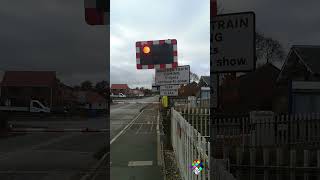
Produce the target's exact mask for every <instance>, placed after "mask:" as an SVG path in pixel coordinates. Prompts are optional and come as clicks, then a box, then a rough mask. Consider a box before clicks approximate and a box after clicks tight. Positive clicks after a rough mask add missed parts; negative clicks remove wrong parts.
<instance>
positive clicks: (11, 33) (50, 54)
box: [0, 0, 320, 87]
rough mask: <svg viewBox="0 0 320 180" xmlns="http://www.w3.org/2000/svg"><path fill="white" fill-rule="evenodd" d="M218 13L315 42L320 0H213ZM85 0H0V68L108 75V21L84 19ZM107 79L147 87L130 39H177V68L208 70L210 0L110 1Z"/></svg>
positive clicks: (77, 78) (73, 76) (74, 77)
mask: <svg viewBox="0 0 320 180" xmlns="http://www.w3.org/2000/svg"><path fill="white" fill-rule="evenodd" d="M218 4H219V6H221V7H222V8H223V10H224V13H231V12H241V11H254V12H255V13H256V25H257V30H258V31H259V32H261V33H263V34H265V35H266V36H270V37H273V38H275V39H277V40H279V41H280V42H281V43H282V44H283V45H284V47H285V48H286V49H287V50H288V48H289V47H290V46H291V45H293V44H313V45H319V44H320V13H319V10H318V9H319V7H320V1H318V0H308V1H305V2H304V1H301V0H299V1H298V0H282V1H276V0H241V1H234V0H223V1H220V0H218ZM83 6H84V5H83V0H28V1H22V0H1V1H0V21H1V28H0V62H1V66H0V70H2V71H5V70H54V71H57V74H58V77H59V78H61V79H62V81H63V82H65V83H67V84H70V85H73V84H78V83H80V82H81V81H83V80H91V81H99V80H103V79H108V76H107V75H108V72H107V71H106V69H108V67H107V64H108V63H107V62H108V59H109V58H107V55H108V51H109V47H108V46H107V44H108V43H107V42H108V40H109V39H108V34H109V31H107V29H108V28H107V27H106V26H89V25H87V24H86V22H85V21H84V7H83ZM110 28H111V31H110V36H111V37H110V41H111V42H110V44H111V46H110V55H111V57H110V58H111V59H110V61H111V65H110V66H111V67H110V69H111V72H110V75H111V83H128V84H129V85H130V86H131V87H135V86H148V87H150V85H151V83H152V77H153V75H154V70H137V69H136V66H135V42H136V41H143V40H157V39H167V38H175V39H177V41H178V61H179V64H180V65H190V67H191V71H193V72H195V73H197V74H198V75H200V76H201V75H208V74H209V50H210V47H209V45H210V43H209V39H210V38H209V0H111V26H110Z"/></svg>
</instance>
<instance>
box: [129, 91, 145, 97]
mask: <svg viewBox="0 0 320 180" xmlns="http://www.w3.org/2000/svg"><path fill="white" fill-rule="evenodd" d="M130 94H131V95H132V96H141V95H144V92H143V91H142V90H140V89H131V90H130Z"/></svg>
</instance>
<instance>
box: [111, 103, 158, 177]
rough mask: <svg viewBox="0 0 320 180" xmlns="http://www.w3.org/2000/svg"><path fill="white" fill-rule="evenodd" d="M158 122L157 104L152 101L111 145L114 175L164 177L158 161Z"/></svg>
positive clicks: (112, 173) (112, 175) (112, 172)
mask: <svg viewBox="0 0 320 180" xmlns="http://www.w3.org/2000/svg"><path fill="white" fill-rule="evenodd" d="M156 125H157V106H155V105H151V106H148V107H147V108H145V109H144V110H143V112H142V113H141V115H140V116H139V118H137V119H136V120H135V121H134V122H133V123H132V124H131V126H130V127H129V128H128V129H127V130H126V132H125V133H124V134H123V135H122V136H120V137H119V138H118V139H117V140H116V141H115V142H114V143H113V144H112V145H111V150H110V151H111V159H110V161H111V169H110V175H111V176H110V177H111V179H116V180H118V179H119V180H150V179H152V180H162V179H163V176H162V173H161V169H160V167H159V166H158V165H157V136H156V135H157V134H156Z"/></svg>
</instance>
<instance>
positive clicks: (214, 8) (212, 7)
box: [209, 0, 219, 177]
mask: <svg viewBox="0 0 320 180" xmlns="http://www.w3.org/2000/svg"><path fill="white" fill-rule="evenodd" d="M215 16H217V0H210V31H212V30H213V29H212V28H211V21H212V20H213V18H214V17H215ZM210 34H211V35H212V34H213V33H212V32H210ZM210 45H211V46H212V43H210ZM210 49H213V47H210ZM210 54H211V52H210ZM210 64H212V66H211V67H210V68H213V67H214V66H213V59H212V56H211V55H210ZM215 75H216V74H214V73H212V69H210V84H211V87H210V88H211V91H210V92H212V91H213V90H214V88H215V87H213V84H214V83H213V82H212V80H214V78H213V76H215ZM217 79H218V80H219V75H218V74H217ZM217 86H218V88H217V89H219V83H217ZM214 93H217V92H214ZM210 96H211V95H210ZM211 97H212V96H211ZM210 99H211V100H210V111H211V112H210V121H211V122H210V123H209V124H210V126H209V127H210V144H211V145H210V146H211V147H210V154H211V155H210V156H211V157H209V158H210V162H209V166H210V168H212V167H213V161H214V159H213V158H214V148H213V147H214V142H215V141H216V136H215V134H216V132H215V130H216V128H215V126H216V124H215V122H214V116H213V108H212V107H213V106H212V105H211V104H212V103H213V99H212V98H210ZM217 99H219V94H217ZM217 106H218V104H217ZM218 107H219V106H218ZM209 171H210V173H209V176H211V177H213V170H212V169H211V170H210V169H209Z"/></svg>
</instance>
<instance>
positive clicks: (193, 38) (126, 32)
mask: <svg viewBox="0 0 320 180" xmlns="http://www.w3.org/2000/svg"><path fill="white" fill-rule="evenodd" d="M110 7H111V20H110V24H111V26H110V28H111V29H110V32H111V33H110V44H111V47H110V48H111V49H110V61H111V65H110V67H111V68H110V73H111V74H110V75H111V79H110V80H111V83H128V84H129V86H131V87H135V86H145V87H151V84H152V79H153V76H154V73H155V70H154V69H153V70H137V69H136V55H135V42H136V41H147V40H161V39H177V46H178V64H179V65H190V68H191V71H193V72H195V73H196V74H198V75H199V76H201V75H209V72H210V55H209V51H210V29H209V27H210V26H209V14H210V12H209V0H201V1H199V0H188V1H186V0H134V1H133V0H111V6H110Z"/></svg>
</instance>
